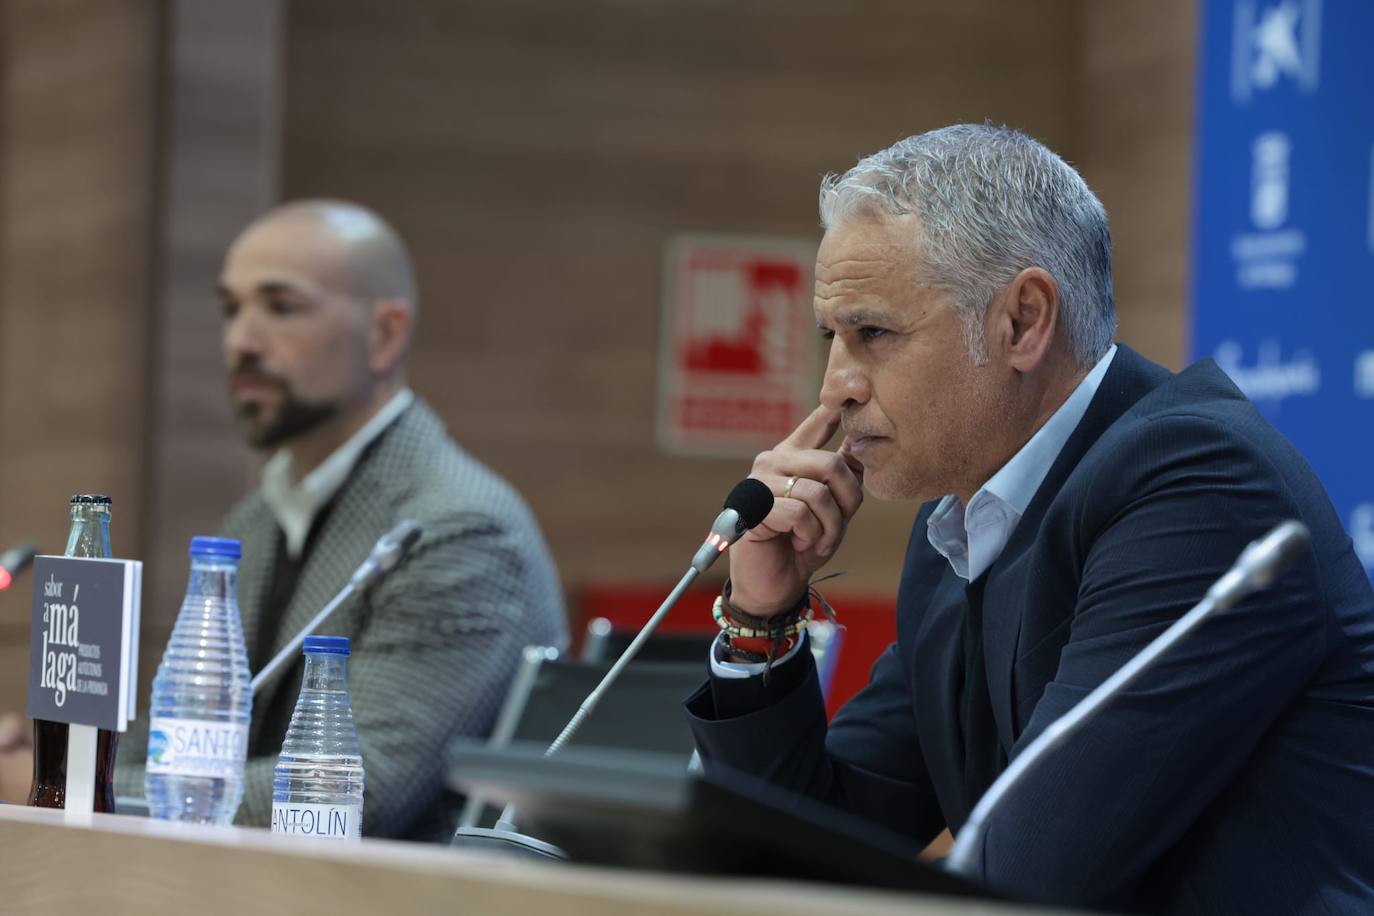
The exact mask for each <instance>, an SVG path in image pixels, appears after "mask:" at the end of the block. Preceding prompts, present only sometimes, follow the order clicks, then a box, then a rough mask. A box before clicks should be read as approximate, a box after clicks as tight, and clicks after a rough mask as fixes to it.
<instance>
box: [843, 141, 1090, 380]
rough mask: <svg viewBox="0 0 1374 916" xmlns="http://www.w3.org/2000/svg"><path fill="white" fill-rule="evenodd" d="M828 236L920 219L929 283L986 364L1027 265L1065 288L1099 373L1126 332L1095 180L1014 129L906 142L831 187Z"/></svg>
mask: <svg viewBox="0 0 1374 916" xmlns="http://www.w3.org/2000/svg"><path fill="white" fill-rule="evenodd" d="M820 207H821V223H822V225H824V227H825V228H826V229H827V230H830V229H834V228H835V227H836V226H839V225H841V224H842V223H844V222H846V221H848V220H851V219H854V218H856V217H869V218H872V217H874V216H882V215H890V216H900V215H905V214H915V216H916V218H917V220H918V221H919V224H920V227H919V238H918V239H917V240H916V242H917V252H918V254H919V256H920V257H921V259H922V266H923V267H924V268H925V269H926V275H927V279H928V281H929V282H930V283H931V284H932V285H935V286H939V287H942V288H945V289H948V290H950V292H951V293H952V294H953V295H954V299H955V307H956V309H957V310H958V312H959V317H960V319H961V320H962V322H963V325H964V338H965V341H966V342H967V344H968V348H969V353H970V354H971V355H972V356H973V359H974V361H975V362H979V363H982V362H985V361H986V360H987V341H986V336H985V331H984V327H983V316H984V312H985V310H986V308H987V305H988V303H989V302H991V301H992V298H993V297H994V296H995V295H996V294H997V292H998V291H999V290H1000V289H1002V288H1003V287H1005V286H1006V285H1007V284H1008V283H1010V282H1011V281H1012V280H1013V279H1015V277H1016V275H1017V274H1018V273H1020V272H1021V271H1022V270H1024V269H1025V268H1027V267H1040V268H1043V269H1044V270H1045V271H1047V272H1048V273H1049V274H1050V275H1051V276H1052V277H1054V279H1055V282H1056V283H1057V284H1058V286H1059V301H1060V312H1059V317H1060V322H1061V324H1062V325H1063V327H1064V331H1065V336H1066V337H1067V338H1068V342H1069V348H1070V350H1071V352H1072V353H1073V356H1074V360H1075V361H1076V362H1077V363H1078V365H1079V366H1080V367H1082V368H1087V367H1089V366H1091V365H1093V364H1094V363H1095V362H1097V360H1099V359H1101V357H1102V355H1103V354H1104V353H1106V352H1107V348H1108V347H1110V346H1111V343H1112V338H1113V337H1114V336H1115V334H1116V307H1115V305H1114V304H1113V301H1112V237H1111V233H1110V232H1109V231H1108V229H1107V211H1106V210H1105V209H1104V208H1103V206H1102V202H1101V201H1099V200H1098V199H1097V197H1096V195H1094V194H1093V192H1092V190H1091V189H1090V188H1089V187H1088V185H1087V182H1085V181H1084V180H1083V177H1082V176H1081V175H1079V174H1078V172H1076V171H1074V169H1073V167H1072V166H1070V165H1069V164H1068V163H1067V162H1065V161H1064V160H1063V159H1060V158H1059V157H1058V156H1057V155H1055V154H1054V153H1053V152H1051V151H1050V150H1049V149H1048V148H1046V147H1045V146H1044V145H1043V144H1041V143H1039V142H1038V141H1036V140H1034V139H1032V138H1030V137H1028V136H1026V135H1025V134H1023V133H1021V132H1020V131H1017V130H1012V129H1011V128H1008V127H997V126H994V125H992V124H956V125H954V126H952V127H945V128H941V129H940V130H933V131H930V132H929V133H924V134H919V135H917V136H915V137H908V138H907V139H905V140H901V141H899V142H897V143H895V144H893V145H892V146H890V147H888V148H887V149H885V150H883V151H882V152H880V153H874V154H873V155H872V156H869V157H867V158H865V159H863V160H861V161H860V162H859V164H858V165H856V166H854V167H853V168H852V169H850V170H849V171H848V172H846V173H845V174H844V175H839V176H837V175H827V176H826V177H825V179H824V180H823V181H822V182H821V193H820Z"/></svg>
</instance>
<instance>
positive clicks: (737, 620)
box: [711, 573, 844, 679]
mask: <svg viewBox="0 0 1374 916" xmlns="http://www.w3.org/2000/svg"><path fill="white" fill-rule="evenodd" d="M840 575H844V574H843V573H831V574H830V575H828V576H823V577H821V578H820V579H817V580H815V581H814V582H811V583H808V584H807V586H806V591H804V592H803V593H802V596H801V598H800V599H799V600H798V601H797V603H796V604H795V605H794V606H793V607H791V608H790V609H788V610H787V611H785V612H784V613H782V614H777V615H775V616H773V617H756V616H755V615H753V614H750V613H749V612H747V611H743V610H740V609H739V608H737V607H735V606H734V605H733V604H731V603H730V591H731V587H730V580H729V579H726V580H725V587H724V588H723V589H722V591H721V594H720V595H718V596H717V597H716V600H715V603H714V604H713V605H712V606H711V616H712V618H713V619H714V620H715V622H716V625H717V626H719V627H720V628H721V630H722V631H723V632H724V633H725V643H726V646H727V647H728V649H729V651H730V654H731V655H737V656H741V657H742V658H743V659H744V660H745V661H747V662H763V663H765V665H766V666H767V667H765V668H764V677H765V679H766V678H767V676H768V673H769V671H770V670H771V669H772V665H773V662H774V661H776V660H777V659H778V658H780V657H782V656H784V655H786V654H787V653H788V652H790V651H791V650H792V647H793V646H795V645H796V644H797V641H798V640H799V639H800V638H801V633H802V631H803V630H805V629H806V626H807V624H809V623H810V622H811V621H812V620H813V619H814V616H815V612H814V611H813V610H812V608H811V597H812V596H813V595H814V596H815V598H816V602H817V603H818V604H819V605H820V606H821V609H822V611H823V612H824V613H825V616H826V618H827V619H828V620H829V621H830V622H831V623H835V624H836V625H837V626H838V625H839V624H838V623H837V621H836V620H835V609H834V608H833V607H831V606H830V602H828V601H826V600H825V596H824V595H822V594H821V593H820V592H819V591H818V590H817V589H816V587H815V586H816V583H817V582H824V581H825V580H826V579H832V578H834V577H835V576H840Z"/></svg>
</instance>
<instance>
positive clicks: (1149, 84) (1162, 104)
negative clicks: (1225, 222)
mask: <svg viewBox="0 0 1374 916" xmlns="http://www.w3.org/2000/svg"><path fill="white" fill-rule="evenodd" d="M1197 19H1198V14H1197V4H1196V2H1195V0H1130V2H1110V3H1099V2H1093V0H1085V2H1084V3H1083V6H1082V15H1081V23H1082V24H1081V32H1080V34H1081V38H1080V46H1079V59H1080V68H1079V75H1078V79H1077V80H1076V89H1075V102H1076V104H1075V107H1076V110H1077V117H1078V119H1079V126H1078V129H1077V130H1076V131H1075V134H1076V135H1077V137H1078V142H1077V144H1076V147H1077V155H1078V157H1079V164H1080V166H1081V168H1082V171H1083V175H1084V177H1085V178H1087V180H1088V183H1089V184H1090V185H1092V187H1093V190H1095V191H1096V192H1097V194H1098V196H1099V197H1101V198H1102V202H1103V203H1104V204H1105V205H1106V207H1107V216H1108V219H1110V221H1111V226H1112V240H1113V243H1114V245H1115V248H1116V251H1115V258H1114V260H1113V280H1114V282H1115V286H1116V289H1115V292H1116V303H1117V312H1118V314H1119V316H1120V319H1121V329H1120V338H1121V339H1122V340H1124V341H1126V342H1127V343H1129V344H1130V345H1131V346H1133V347H1135V348H1136V349H1137V350H1139V351H1140V352H1141V353H1143V354H1145V355H1146V356H1148V357H1150V358H1151V359H1154V360H1157V361H1158V362H1161V363H1163V364H1164V365H1166V366H1169V367H1170V368H1173V369H1181V368H1182V367H1183V366H1184V365H1185V364H1186V363H1187V362H1188V276H1189V274H1188V258H1189V249H1190V246H1189V235H1190V232H1191V222H1192V220H1191V217H1192V210H1191V209H1190V206H1191V203H1190V202H1191V200H1192V170H1193V84H1194V73H1195V72H1196V65H1195V57H1196V45H1197Z"/></svg>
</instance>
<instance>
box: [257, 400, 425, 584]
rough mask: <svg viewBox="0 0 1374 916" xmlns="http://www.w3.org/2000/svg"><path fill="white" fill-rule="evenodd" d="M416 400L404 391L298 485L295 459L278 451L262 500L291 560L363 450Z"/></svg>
mask: <svg viewBox="0 0 1374 916" xmlns="http://www.w3.org/2000/svg"><path fill="white" fill-rule="evenodd" d="M414 400H415V395H414V394H412V393H411V390H410V389H409V388H402V389H401V390H400V391H398V392H397V393H396V395H395V396H394V397H392V399H391V400H389V401H387V402H386V403H385V404H384V405H382V408H381V410H378V411H377V412H376V413H375V414H373V415H372V417H371V419H369V420H368V421H367V422H366V423H364V424H363V426H362V428H361V429H359V430H358V431H357V432H356V433H354V434H353V435H352V436H350V437H349V438H348V441H347V442H345V443H344V444H343V445H340V446H339V447H338V448H336V449H335V450H334V451H333V452H331V453H330V455H329V457H328V458H326V459H324V461H322V462H320V466H319V467H317V468H315V470H313V471H311V472H310V473H309V474H306V475H305V477H304V478H303V479H302V480H301V482H300V483H299V484H293V483H292V482H291V478H292V473H291V463H292V456H291V451H290V450H289V449H288V448H285V447H283V448H280V449H278V450H277V453H276V454H275V455H273V456H272V458H271V459H270V460H269V461H268V462H267V464H266V465H264V466H263V469H262V498H263V499H264V500H266V502H267V507H268V508H269V509H271V510H272V515H273V516H275V517H276V519H277V524H278V525H280V526H281V530H282V533H283V534H285V535H286V551H287V553H288V554H290V555H291V556H292V557H298V556H300V552H301V548H302V547H304V546H305V538H306V535H307V534H309V533H310V526H311V525H312V524H313V523H314V521H315V516H317V515H318V514H319V512H320V510H321V509H323V508H324V507H325V506H326V505H327V504H328V503H329V501H330V500H331V499H333V498H334V494H335V493H338V492H339V488H340V487H342V486H343V485H344V481H346V480H348V475H349V474H351V473H352V472H353V466H354V465H355V464H357V463H358V458H359V457H360V456H361V455H362V453H363V450H364V449H365V448H367V447H368V446H369V445H371V444H372V441H373V440H374V439H376V438H377V437H378V436H380V435H381V434H382V431H383V430H385V429H386V428H387V427H388V426H390V425H391V422H392V421H393V420H395V419H396V418H397V417H399V416H400V415H401V412H402V411H404V410H405V409H406V408H407V407H409V406H410V405H411V403H412V402H413V401H414Z"/></svg>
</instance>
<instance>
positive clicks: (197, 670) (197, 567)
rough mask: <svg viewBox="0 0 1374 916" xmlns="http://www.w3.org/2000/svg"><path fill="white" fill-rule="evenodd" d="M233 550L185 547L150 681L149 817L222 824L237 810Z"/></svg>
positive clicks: (243, 668) (243, 711) (223, 544)
mask: <svg viewBox="0 0 1374 916" xmlns="http://www.w3.org/2000/svg"><path fill="white" fill-rule="evenodd" d="M239 553H240V547H239V542H238V541H236V540H233V539H231V538H208V537H198V538H192V539H191V580H190V582H189V583H188V584H187V586H186V600H185V601H184V602H183V603H182V605H181V613H180V614H178V615H177V622H176V626H175V627H174V628H173V629H172V638H171V639H170V640H168V642H167V649H166V651H165V652H163V654H162V664H160V665H158V668H157V677H155V678H153V701H152V711H151V713H150V715H149V722H148V768H147V772H146V774H145V776H144V778H143V789H144V791H145V792H146V793H147V796H148V810H149V812H150V813H151V814H152V816H153V817H158V818H162V819H163V820H169V821H192V822H195V823H201V824H228V823H229V822H230V821H232V820H233V819H234V812H235V811H237V810H238V807H239V802H241V801H243V763H244V758H245V757H246V755H247V750H248V722H249V719H250V718H251V717H252V714H253V690H252V687H251V686H250V683H251V681H250V678H249V675H248V653H247V652H246V651H245V649H244V644H243V624H242V623H241V622H240V620H239V605H238V599H237V594H238V581H237V580H238V563H239Z"/></svg>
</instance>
